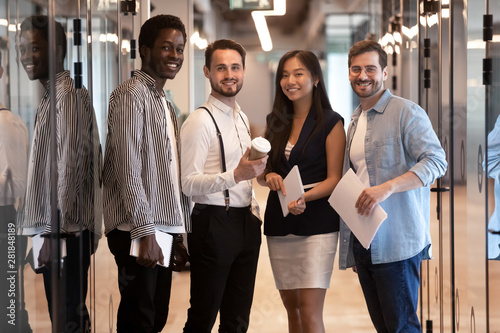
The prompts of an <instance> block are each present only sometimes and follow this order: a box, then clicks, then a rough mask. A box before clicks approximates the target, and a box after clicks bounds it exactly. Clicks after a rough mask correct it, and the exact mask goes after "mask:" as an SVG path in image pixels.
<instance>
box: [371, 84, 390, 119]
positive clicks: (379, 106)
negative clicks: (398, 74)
mask: <svg viewBox="0 0 500 333" xmlns="http://www.w3.org/2000/svg"><path fill="white" fill-rule="evenodd" d="M392 97H393V95H392V93H391V91H390V90H389V89H386V90H385V91H384V93H383V94H382V96H380V98H379V100H378V101H377V103H376V104H375V105H374V106H373V107H372V108H371V109H372V110H375V111H377V112H378V113H384V110H385V108H386V107H387V104H389V101H390V100H391V98H392Z"/></svg>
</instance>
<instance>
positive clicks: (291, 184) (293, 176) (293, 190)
mask: <svg viewBox="0 0 500 333" xmlns="http://www.w3.org/2000/svg"><path fill="white" fill-rule="evenodd" d="M283 184H284V185H285V192H286V196H284V195H283V193H282V192H281V191H278V196H279V198H280V203H281V209H282V210H283V216H287V215H288V204H289V203H290V202H292V201H293V200H298V199H299V198H300V197H301V196H302V195H303V194H304V186H303V185H302V178H300V172H299V166H298V165H295V166H294V167H293V168H292V170H290V172H289V173H288V175H287V176H286V177H285V179H283Z"/></svg>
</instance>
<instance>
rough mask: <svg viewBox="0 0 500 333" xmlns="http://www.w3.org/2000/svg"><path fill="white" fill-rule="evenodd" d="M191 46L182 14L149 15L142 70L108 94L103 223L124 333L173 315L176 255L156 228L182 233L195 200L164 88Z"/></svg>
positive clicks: (142, 38) (154, 326)
mask: <svg viewBox="0 0 500 333" xmlns="http://www.w3.org/2000/svg"><path fill="white" fill-rule="evenodd" d="M185 44H186V29H185V27H184V24H183V23H182V21H181V20H180V19H179V18H178V17H176V16H172V15H158V16H155V17H152V18H150V19H149V20H147V21H146V22H145V23H144V24H143V25H142V27H141V31H140V34H139V50H140V55H141V61H142V65H141V69H140V70H136V71H134V73H133V75H132V78H131V79H129V80H127V81H125V82H123V83H122V84H121V85H120V86H119V87H117V88H116V89H115V90H114V91H113V93H112V94H111V97H110V99H109V114H108V135H107V138H106V154H105V158H104V173H103V180H104V201H105V204H104V207H105V208H104V223H105V226H106V236H107V239H108V246H109V249H110V251H111V253H112V254H113V255H114V257H115V262H116V265H117V266H118V285H119V288H120V296H121V299H120V306H119V307H118V315H117V331H118V332H148V333H149V332H161V331H162V329H163V327H164V326H165V323H166V321H167V316H168V306H169V301H170V288H171V282H172V270H171V269H170V268H167V267H163V266H161V265H168V262H169V260H170V258H169V257H168V255H167V254H166V253H163V252H162V250H161V248H160V244H158V242H157V238H156V237H155V234H156V232H158V234H159V233H160V232H162V233H172V234H182V233H184V232H185V227H184V225H185V224H184V223H187V222H189V204H188V201H189V200H188V198H187V197H186V196H184V195H183V194H182V192H181V190H180V187H181V186H180V177H179V174H180V169H179V150H178V144H177V143H178V136H179V126H178V122H177V117H176V115H175V111H174V108H173V106H172V104H171V103H170V102H169V101H168V100H167V99H166V97H165V93H164V90H163V88H164V86H165V83H166V82H167V80H173V79H174V78H175V76H176V75H177V73H178V72H179V70H180V69H181V67H182V63H183V61H184V47H185ZM132 240H137V242H138V243H139V250H138V256H137V257H132V256H131V255H130V246H131V242H132ZM157 263H160V265H157Z"/></svg>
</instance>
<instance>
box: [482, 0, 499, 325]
mask: <svg viewBox="0 0 500 333" xmlns="http://www.w3.org/2000/svg"><path fill="white" fill-rule="evenodd" d="M489 14H491V15H492V18H493V22H492V23H493V26H492V28H493V40H492V41H490V42H488V43H487V45H486V46H487V57H488V58H490V59H491V61H492V72H491V79H492V80H491V85H489V86H488V87H487V90H486V93H487V97H486V101H487V105H486V132H487V142H486V144H487V148H486V158H485V160H486V162H485V169H486V174H487V179H488V193H487V204H488V212H487V214H488V222H487V241H488V259H489V260H488V324H489V331H490V332H497V331H500V299H499V297H498V295H499V294H500V207H499V206H498V205H500V39H499V37H500V30H499V29H498V27H500V3H498V1H489Z"/></svg>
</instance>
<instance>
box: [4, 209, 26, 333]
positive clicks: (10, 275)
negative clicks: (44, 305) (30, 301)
mask: <svg viewBox="0 0 500 333" xmlns="http://www.w3.org/2000/svg"><path fill="white" fill-rule="evenodd" d="M16 232H17V230H16V210H15V208H14V206H12V205H8V206H0V309H2V317H1V319H0V332H2V333H10V332H12V333H14V332H16V333H28V332H32V330H31V328H30V325H29V323H28V312H27V311H26V309H25V304H24V281H23V280H24V279H23V276H24V265H25V264H26V247H27V237H26V236H19V235H16Z"/></svg>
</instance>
